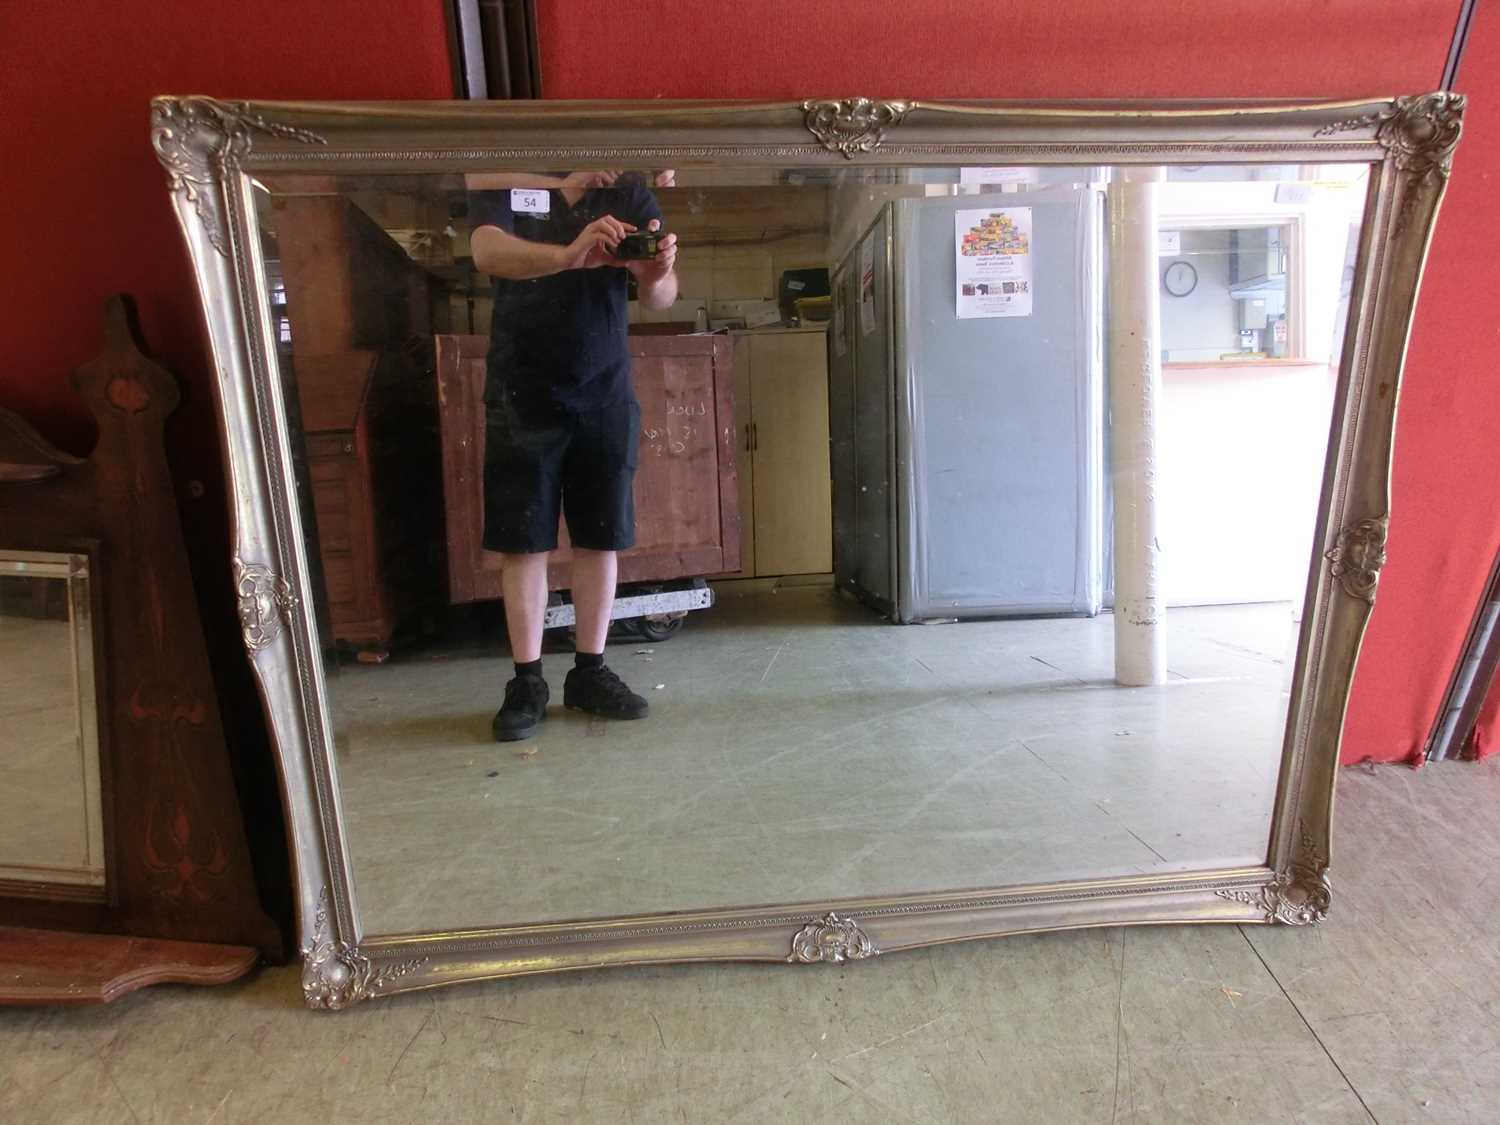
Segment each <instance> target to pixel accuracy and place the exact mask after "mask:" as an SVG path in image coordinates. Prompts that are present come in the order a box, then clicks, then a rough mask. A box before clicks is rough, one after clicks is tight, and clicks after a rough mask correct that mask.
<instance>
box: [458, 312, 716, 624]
mask: <svg viewBox="0 0 1500 1125" xmlns="http://www.w3.org/2000/svg"><path fill="white" fill-rule="evenodd" d="M488 344H489V341H488V340H487V339H486V338H485V337H483V336H439V337H438V338H437V384H438V401H439V418H440V425H441V431H442V465H443V513H444V520H445V523H446V539H447V548H448V586H449V597H450V599H451V600H452V601H454V602H471V601H483V600H488V599H493V598H498V597H500V596H501V587H500V556H499V555H496V554H493V553H491V552H489V551H486V550H484V549H483V547H482V545H481V538H482V535H483V530H484V438H485V434H484V430H485V408H484V380H485V362H484V357H485V351H486V349H487V347H488ZM630 356H631V368H632V370H631V375H632V379H633V381H634V384H635V393H636V398H637V399H639V400H640V404H641V435H640V464H639V467H638V468H637V470H636V476H635V512H636V545H635V547H633V548H631V549H630V550H628V551H622V552H621V553H620V581H621V582H656V581H666V580H669V579H675V578H696V577H700V576H702V575H707V574H717V573H719V572H721V571H724V570H733V569H735V568H736V567H738V566H739V561H740V513H739V490H738V485H737V479H736V478H737V470H738V460H737V437H738V435H739V434H740V429H739V427H738V426H737V424H736V418H735V402H734V374H733V360H732V346H731V344H730V341H729V339H728V338H727V337H725V336H632V337H631V338H630ZM569 561H570V552H569V549H568V539H567V527H566V525H565V524H564V525H563V526H561V527H560V528H559V534H558V550H557V551H556V552H555V553H554V554H553V556H552V562H551V565H550V567H549V571H548V576H547V577H548V583H549V586H550V588H551V589H554V590H557V589H563V588H565V587H566V586H567V585H568V580H569V573H570V567H569V565H568V564H569Z"/></svg>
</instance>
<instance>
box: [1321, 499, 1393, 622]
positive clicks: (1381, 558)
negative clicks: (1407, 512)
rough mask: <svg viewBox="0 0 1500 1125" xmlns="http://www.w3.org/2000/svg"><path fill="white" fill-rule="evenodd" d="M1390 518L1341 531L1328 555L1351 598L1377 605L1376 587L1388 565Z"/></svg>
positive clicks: (1363, 522) (1334, 570)
mask: <svg viewBox="0 0 1500 1125" xmlns="http://www.w3.org/2000/svg"><path fill="white" fill-rule="evenodd" d="M1390 524H1391V518H1390V516H1388V515H1386V516H1377V517H1376V518H1374V519H1367V520H1359V521H1358V522H1357V523H1352V524H1350V525H1349V526H1348V527H1346V528H1344V529H1343V530H1342V531H1340V532H1339V541H1338V543H1337V544H1335V545H1334V546H1333V547H1332V548H1331V549H1330V550H1329V551H1327V552H1326V553H1325V554H1324V556H1323V557H1324V558H1326V559H1327V560H1328V561H1329V563H1330V564H1331V567H1330V569H1331V572H1332V574H1333V576H1334V577H1335V578H1337V579H1338V580H1339V584H1340V585H1341V586H1343V587H1344V592H1345V593H1346V594H1348V595H1349V596H1350V597H1351V598H1358V599H1359V600H1360V601H1362V602H1367V603H1369V604H1370V605H1374V604H1375V587H1376V586H1377V585H1378V584H1379V582H1380V569H1381V567H1383V566H1385V539H1386V532H1387V531H1388V530H1389V529H1390Z"/></svg>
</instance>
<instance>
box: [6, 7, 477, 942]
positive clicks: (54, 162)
mask: <svg viewBox="0 0 1500 1125" xmlns="http://www.w3.org/2000/svg"><path fill="white" fill-rule="evenodd" d="M442 5H443V0H317V2H315V3H305V2H300V0H258V2H256V3H247V2H245V0H196V2H195V3H192V4H187V3H147V2H146V0H111V2H110V3H107V4H105V3H89V4H75V3H66V2H64V3H59V2H57V0H0V56H3V60H4V61H3V63H0V236H3V239H4V252H3V254H0V262H3V263H4V266H5V284H4V300H3V301H0V407H5V408H7V409H10V410H14V411H17V412H19V413H21V414H22V415H24V416H25V417H27V418H28V419H30V420H31V421H32V423H33V424H34V425H36V426H37V427H38V428H39V429H40V430H42V431H43V433H44V434H45V435H46V436H48V437H49V438H51V439H52V440H53V441H55V442H58V443H59V444H62V445H65V446H67V447H69V448H72V449H74V450H75V451H83V450H85V449H87V448H88V447H89V446H90V445H91V444H92V424H91V423H90V422H88V421H87V420H86V417H85V414H84V411H83V409H82V407H81V405H80V404H79V402H78V400H77V398H76V397H75V396H74V394H73V391H72V389H71V388H70V387H69V386H68V382H67V379H68V374H69V373H70V372H71V371H72V370H73V369H74V368H75V367H77V366H78V365H80V364H81V363H83V362H84V361H85V360H87V359H89V358H91V357H92V356H93V355H94V354H95V353H96V352H97V351H98V349H99V347H100V345H101V343H102V342H103V331H102V326H101V325H102V322H101V308H102V302H103V300H104V298H105V297H106V296H108V295H109V294H112V293H116V292H121V291H123V292H127V293H131V294H133V295H134V296H135V298H136V299H137V302H138V305H139V308H140V312H141V320H142V327H143V331H144V335H145V337H146V341H147V344H148V346H149V347H150V349H151V350H152V352H153V353H154V354H155V355H156V357H157V358H158V359H160V360H161V361H162V362H164V363H165V364H167V365H168V366H169V367H171V368H172V369H173V370H174V371H176V372H177V373H178V374H179V375H181V376H182V377H183V378H184V380H185V381H186V383H187V395H186V397H185V400H184V403H183V406H182V408H181V409H180V410H179V411H178V413H177V415H176V417H175V418H174V419H173V420H172V424H171V426H170V428H169V431H168V447H169V448H168V452H169V457H170V460H171V463H172V466H173V471H174V474H175V475H176V476H177V477H178V479H179V480H186V479H189V478H192V479H197V480H200V481H202V482H203V485H204V488H203V489H201V490H198V495H199V497H200V498H199V499H187V498H185V499H184V506H183V522H184V530H185V532H186V536H187V540H188V545H189V551H190V554H191V555H192V562H193V568H194V573H195V576H196V581H197V586H198V595H199V602H200V605H201V608H202V611H203V619H204V627H205V632H206V633H207V636H208V643H209V650H210V653H211V654H212V658H213V665H214V676H215V679H216V681H217V682H218V686H219V694H220V703H221V706H222V708H223V713H224V725H225V730H226V732H227V734H228V735H229V740H230V744H231V750H232V752H233V761H234V765H235V768H236V774H237V783H238V786H239V796H240V801H241V805H242V807H243V808H244V810H245V815H246V821H247V828H248V831H249V834H250V840H251V845H252V849H253V852H254V855H255V860H256V866H257V875H258V877H259V878H260V880H261V889H262V892H263V894H264V896H265V900H266V904H267V907H268V908H269V909H271V910H273V911H274V912H276V913H277V914H278V915H280V916H281V917H282V918H283V919H285V918H287V917H288V915H289V910H290V896H289V893H288V891H287V887H286V884H287V880H288V878H289V869H288V866H287V862H286V856H285V841H284V833H283V831H282V827H281V815H280V808H279V804H278V799H277V784H276V779H275V776H274V772H273V768H272V762H271V757H270V754H269V752H268V749H267V747H266V744H265V731H264V722H263V720H262V718H261V715H260V707H259V702H258V700H257V697H256V694H255V691H254V687H253V685H252V683H251V681H250V670H249V665H248V664H247V662H246V661H245V659H244V648H243V646H242V645H241V644H240V641H239V629H238V622H237V621H236V618H235V609H234V600H233V596H232V594H231V586H230V581H229V567H228V558H229V551H228V520H227V506H226V504H225V501H224V475H223V468H222V465H221V461H220V454H219V447H218V436H217V435H218V421H217V414H216V411H215V408H214V404H213V391H212V386H211V382H212V368H211V366H210V362H209V358H208V353H207V347H206V344H205V342H204V333H203V328H202V317H201V314H200V313H199V309H198V299H197V295H196V291H195V289H194V285H193V277H192V273H191V271H190V268H189V264H188V257H187V251H186V249H185V247H184V245H183V240H182V236H181V234H180V233H179V231H178V228H177V221H176V218H175V217H174V215H173V213H172V210H171V208H170V206H169V204H168V196H167V190H166V178H165V175H164V174H163V172H162V170H161V167H160V165H158V163H157V161H156V156H155V154H154V153H153V152H152V149H151V144H150V138H149V119H150V118H149V101H150V99H151V97H152V96H153V95H155V94H163V93H171V94H194V93H205V94H213V95H216V96H220V97H229V98H233V97H247V98H437V97H450V96H452V79H451V77H450V69H449V56H448V41H447V30H446V26H445V24H444V22H443V6H442Z"/></svg>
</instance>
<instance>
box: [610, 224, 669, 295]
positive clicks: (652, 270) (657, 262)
mask: <svg viewBox="0 0 1500 1125" xmlns="http://www.w3.org/2000/svg"><path fill="white" fill-rule="evenodd" d="M631 229H632V230H633V229H634V228H633V227H632V228H631ZM646 229H647V230H651V231H655V230H660V229H661V220H660V219H652V220H651V221H650V222H649V223H647V224H646ZM622 264H623V265H624V266H625V268H626V269H628V270H629V271H630V272H631V273H633V274H635V279H636V281H638V282H639V283H640V284H642V285H650V284H652V283H653V282H656V281H659V280H661V279H662V278H664V277H666V276H667V275H668V274H669V273H671V272H672V268H673V267H674V266H675V265H676V264H677V236H676V235H675V234H667V235H663V236H662V237H661V240H660V241H659V242H657V244H656V257H654V258H645V259H642V260H639V261H633V262H624V263H622Z"/></svg>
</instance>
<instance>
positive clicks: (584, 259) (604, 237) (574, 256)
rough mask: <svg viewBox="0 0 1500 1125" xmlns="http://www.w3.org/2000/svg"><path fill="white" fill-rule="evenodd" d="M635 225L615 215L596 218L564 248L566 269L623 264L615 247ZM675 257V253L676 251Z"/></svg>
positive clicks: (589, 268) (596, 267)
mask: <svg viewBox="0 0 1500 1125" xmlns="http://www.w3.org/2000/svg"><path fill="white" fill-rule="evenodd" d="M633 230H635V227H633V226H631V225H630V224H629V223H622V222H621V221H620V220H619V219H617V218H615V217H614V216H613V215H605V216H604V217H603V218H602V219H595V220H594V221H593V222H592V223H590V224H589V225H588V226H586V227H584V228H583V232H582V233H581V234H579V236H578V237H577V238H575V239H574V240H573V241H572V243H571V244H570V245H568V246H564V247H563V248H562V252H563V264H562V266H561V268H562V269H565V270H591V269H598V268H599V267H600V266H623V265H625V264H626V263H624V262H622V261H620V259H618V258H616V257H615V253H614V251H615V247H616V246H618V245H620V239H622V238H624V237H625V236H626V235H627V234H629V233H630V232H631V231H633ZM674 257H675V253H674Z"/></svg>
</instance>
